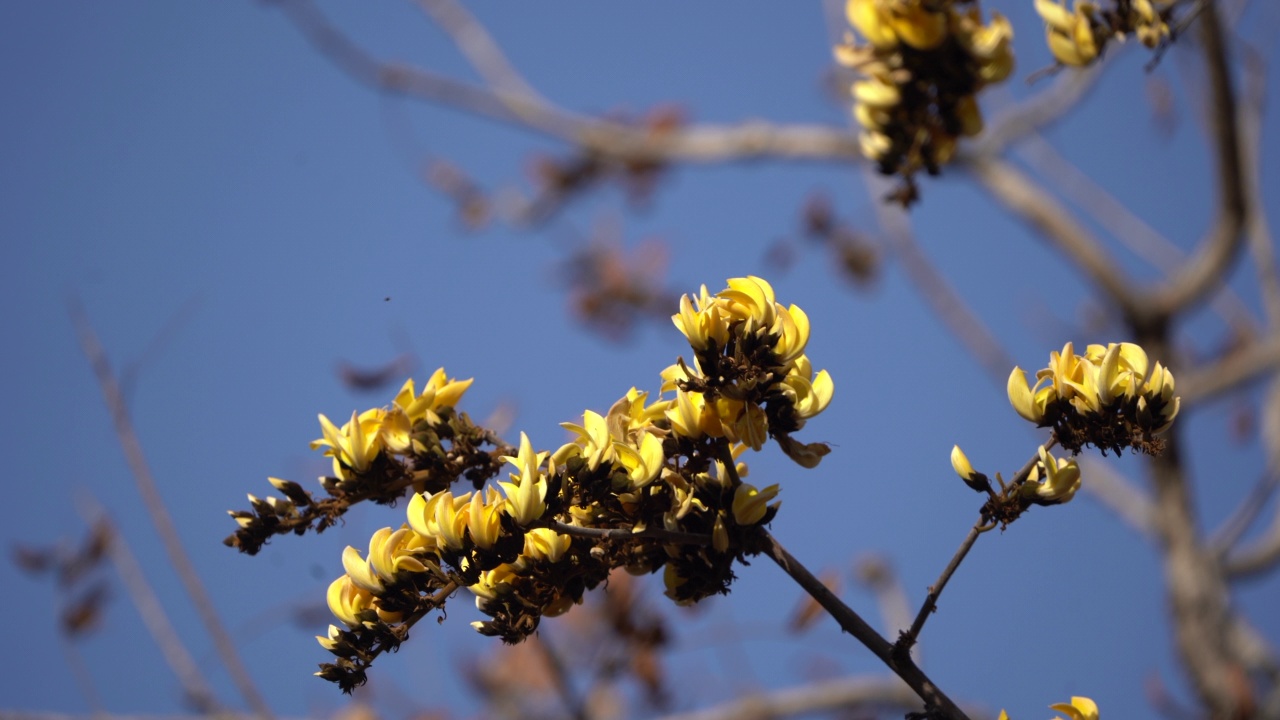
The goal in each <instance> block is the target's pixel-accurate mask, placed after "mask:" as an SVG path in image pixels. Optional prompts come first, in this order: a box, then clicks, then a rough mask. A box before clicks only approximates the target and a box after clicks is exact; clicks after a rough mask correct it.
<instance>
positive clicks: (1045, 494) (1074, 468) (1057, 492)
mask: <svg viewBox="0 0 1280 720" xmlns="http://www.w3.org/2000/svg"><path fill="white" fill-rule="evenodd" d="M1042 477H1043V479H1041V478H1042ZM1079 489H1080V466H1079V465H1077V464H1076V461H1075V460H1067V459H1055V458H1054V457H1053V455H1051V454H1049V451H1048V450H1046V449H1045V447H1044V446H1043V445H1041V446H1040V461H1039V462H1038V463H1036V466H1035V467H1034V468H1032V469H1031V474H1030V475H1028V476H1027V482H1026V484H1025V485H1023V486H1022V494H1023V496H1024V497H1025V498H1026V499H1027V500H1030V501H1031V502H1033V503H1035V504H1036V505H1060V504H1062V503H1065V502H1070V501H1071V498H1073V497H1075V495H1076V491H1077V490H1079Z"/></svg>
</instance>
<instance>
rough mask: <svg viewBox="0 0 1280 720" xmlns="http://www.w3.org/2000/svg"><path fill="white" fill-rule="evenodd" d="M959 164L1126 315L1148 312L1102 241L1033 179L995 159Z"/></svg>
mask: <svg viewBox="0 0 1280 720" xmlns="http://www.w3.org/2000/svg"><path fill="white" fill-rule="evenodd" d="M957 161H958V162H959V163H960V165H961V166H962V167H964V168H965V169H966V170H968V171H969V172H970V174H972V175H973V177H974V178H976V179H977V180H978V181H979V183H980V184H981V185H982V186H983V188H984V189H986V190H987V192H989V193H990V194H991V195H992V196H993V197H994V198H995V199H997V200H999V201H1000V202H1001V203H1002V204H1003V205H1004V206H1005V207H1006V208H1008V209H1009V210H1010V211H1011V212H1013V213H1014V214H1015V215H1017V216H1019V217H1021V218H1022V219H1023V220H1024V221H1026V222H1027V223H1028V224H1030V225H1031V226H1032V227H1033V228H1034V229H1036V230H1037V231H1039V232H1040V233H1041V234H1042V235H1044V236H1045V237H1046V238H1048V239H1050V240H1052V241H1053V243H1054V244H1055V245H1056V246H1057V247H1058V249H1059V250H1061V251H1062V252H1063V253H1064V254H1066V256H1067V257H1068V258H1070V259H1071V260H1072V261H1073V262H1075V264H1076V265H1078V266H1079V267H1080V269H1081V270H1083V271H1084V274H1085V277H1087V278H1089V279H1090V280H1091V281H1093V282H1094V283H1095V284H1096V285H1098V286H1099V287H1100V288H1101V289H1102V290H1103V291H1104V292H1105V293H1106V295H1107V297H1108V299H1110V300H1111V301H1112V302H1114V303H1115V304H1116V305H1117V306H1119V308H1120V309H1121V310H1122V311H1123V312H1124V314H1125V315H1126V316H1131V317H1139V316H1143V315H1145V314H1146V313H1147V312H1148V308H1147V307H1146V305H1145V304H1142V305H1140V304H1139V298H1138V297H1136V296H1135V295H1134V293H1133V280H1132V279H1130V278H1129V277H1127V276H1126V275H1125V273H1124V272H1123V271H1122V270H1121V269H1120V266H1119V264H1117V263H1116V262H1115V259H1114V258H1112V257H1111V255H1110V253H1108V252H1107V251H1106V250H1105V249H1104V248H1103V245H1102V243H1101V242H1100V241H1099V240H1098V238H1097V237H1095V236H1094V234H1093V233H1092V232H1090V231H1089V229H1088V228H1086V227H1085V226H1084V225H1083V224H1082V223H1081V222H1080V221H1079V220H1077V219H1076V218H1075V217H1074V216H1073V215H1072V214H1071V213H1070V212H1069V211H1068V210H1067V209H1066V207H1064V206H1063V205H1062V203H1060V202H1059V201H1058V200H1057V199H1056V198H1054V197H1053V196H1052V195H1050V194H1049V193H1047V192H1046V191H1045V190H1044V189H1043V188H1041V187H1040V184H1039V183H1037V182H1036V181H1035V180H1034V179H1032V178H1031V176H1029V175H1027V174H1026V173H1024V172H1022V171H1021V170H1019V169H1017V168H1016V167H1014V166H1013V165H1012V164H1010V163H1008V162H1006V161H1004V160H999V159H996V158H991V157H985V156H979V155H967V154H961V155H959V156H957Z"/></svg>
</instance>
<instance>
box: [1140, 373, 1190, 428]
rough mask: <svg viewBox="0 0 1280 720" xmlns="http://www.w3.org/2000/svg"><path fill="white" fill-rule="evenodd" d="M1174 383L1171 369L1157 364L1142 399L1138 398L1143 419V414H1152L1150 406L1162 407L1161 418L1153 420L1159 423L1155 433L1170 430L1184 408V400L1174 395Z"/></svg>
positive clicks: (1143, 391) (1160, 410) (1144, 387)
mask: <svg viewBox="0 0 1280 720" xmlns="http://www.w3.org/2000/svg"><path fill="white" fill-rule="evenodd" d="M1173 389H1174V381H1173V373H1171V372H1169V368H1167V367H1163V366H1161V365H1160V363H1158V362H1157V363H1156V367H1155V369H1154V370H1153V371H1152V373H1151V379H1149V380H1147V382H1146V384H1144V385H1143V387H1142V397H1140V398H1138V414H1139V419H1140V420H1141V419H1142V417H1141V416H1142V415H1143V414H1150V412H1151V411H1150V409H1149V406H1150V405H1153V404H1157V405H1159V406H1160V409H1159V411H1158V412H1159V418H1158V419H1155V418H1153V419H1152V423H1153V424H1155V423H1159V424H1158V425H1157V426H1156V427H1155V429H1154V430H1152V432H1153V433H1162V432H1164V431H1165V430H1168V429H1169V426H1170V425H1172V424H1173V419H1174V418H1175V417H1177V416H1178V410H1179V409H1180V408H1181V407H1182V398H1179V397H1174V395H1173Z"/></svg>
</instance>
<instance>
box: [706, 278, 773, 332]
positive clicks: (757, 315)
mask: <svg viewBox="0 0 1280 720" xmlns="http://www.w3.org/2000/svg"><path fill="white" fill-rule="evenodd" d="M716 297H719V298H722V299H724V300H726V301H728V302H727V303H725V305H724V306H723V307H724V309H725V312H726V313H727V314H728V315H729V316H731V317H733V318H734V319H737V320H746V321H747V328H748V329H747V331H748V332H754V331H755V330H757V329H759V328H766V329H768V328H772V327H773V321H774V319H775V318H776V317H777V312H778V309H779V307H780V306H779V305H778V303H777V301H776V300H774V296H773V286H772V285H770V284H769V283H768V281H766V280H765V279H764V278H758V277H756V276H754V275H748V276H747V277H744V278H729V287H727V288H725V289H724V290H721V291H720V292H719V293H717V294H716Z"/></svg>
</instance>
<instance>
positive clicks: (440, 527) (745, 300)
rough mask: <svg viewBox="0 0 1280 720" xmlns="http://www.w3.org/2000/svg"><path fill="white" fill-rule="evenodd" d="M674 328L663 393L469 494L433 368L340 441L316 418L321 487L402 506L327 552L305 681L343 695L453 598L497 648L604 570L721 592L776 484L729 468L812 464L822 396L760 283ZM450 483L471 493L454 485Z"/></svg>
mask: <svg viewBox="0 0 1280 720" xmlns="http://www.w3.org/2000/svg"><path fill="white" fill-rule="evenodd" d="M673 320H674V322H675V324H676V326H677V327H678V328H680V330H681V331H682V332H683V333H684V334H685V336H686V337H687V338H688V339H689V342H690V345H691V347H692V349H693V362H692V364H687V363H685V362H684V361H683V360H680V361H679V362H677V364H675V365H673V366H671V367H669V368H668V369H667V370H666V371H664V372H663V373H662V379H663V390H664V392H674V395H673V396H671V397H667V398H665V399H663V398H658V399H650V396H649V394H648V393H646V392H642V391H639V390H636V389H635V388H632V389H631V390H630V391H628V392H627V393H626V394H625V395H624V396H623V397H622V398H621V399H619V400H618V401H617V402H616V403H614V404H613V406H612V407H611V408H609V410H608V411H607V412H605V413H604V414H603V415H602V414H599V413H596V412H593V411H590V410H588V411H587V412H585V413H584V414H583V417H582V420H581V422H580V423H565V424H564V427H565V428H566V429H567V430H569V431H570V432H571V433H572V438H571V440H570V441H569V442H568V443H566V444H564V445H562V446H561V447H560V448H559V449H557V450H555V451H554V452H550V451H539V450H536V449H535V448H534V446H533V443H532V442H531V441H530V439H529V437H528V436H527V435H525V434H523V433H522V434H521V436H520V445H519V447H518V448H510V447H506V446H501V445H498V446H497V449H496V450H495V451H494V453H501V455H500V456H499V458H500V460H501V461H502V462H505V463H506V464H508V465H509V466H510V467H511V469H512V471H511V472H510V474H509V479H508V480H506V481H502V482H498V483H497V487H493V486H489V485H486V484H485V481H486V480H487V479H488V478H489V477H492V475H493V474H494V473H495V471H494V469H493V466H492V464H491V463H490V462H489V461H490V460H491V456H492V455H493V454H494V453H491V452H485V451H482V450H480V449H479V447H478V442H474V441H471V440H466V438H465V437H464V438H463V440H459V439H458V435H459V430H464V431H466V432H463V433H461V434H462V435H466V433H467V432H472V431H471V430H469V429H468V428H472V427H474V426H471V425H470V424H469V421H468V420H466V415H465V414H461V413H457V412H456V411H455V410H454V408H453V405H454V404H455V403H456V402H457V401H458V400H459V399H460V398H461V396H462V394H463V392H464V391H465V390H466V389H467V387H468V386H469V384H470V381H469V380H467V381H456V380H449V379H447V376H446V375H445V374H444V372H443V370H441V371H439V372H437V374H436V376H435V377H433V379H432V381H431V382H430V383H428V388H427V389H425V390H424V391H423V393H421V394H415V392H414V390H413V385H412V382H410V383H408V384H406V386H405V389H404V390H402V391H401V393H400V394H399V395H397V397H396V399H395V401H394V403H393V404H392V405H390V406H388V407H386V408H375V409H372V410H368V411H365V412H363V413H359V414H353V416H352V418H351V420H350V421H349V422H347V423H346V424H345V425H343V426H342V427H338V426H336V425H335V424H333V423H331V422H329V420H328V419H327V418H325V417H324V416H321V418H320V420H321V427H322V429H323V433H324V437H323V438H321V439H319V440H317V441H315V442H314V443H313V444H312V447H313V448H317V449H318V448H324V451H325V454H326V455H328V456H330V457H331V458H332V459H333V463H334V471H333V472H334V477H330V478H322V480H321V482H322V485H324V487H325V488H326V489H327V490H328V491H329V492H330V494H331V495H333V496H334V497H335V498H337V499H341V498H343V497H356V495H352V496H346V495H344V493H346V492H348V491H350V492H352V493H365V495H364V496H368V497H374V498H376V499H386V498H389V497H390V495H391V491H390V490H388V491H387V492H386V493H383V494H376V493H371V492H370V491H369V490H368V488H369V487H370V486H373V485H378V484H382V485H384V486H386V487H387V488H391V487H394V488H397V489H398V490H397V492H399V496H403V494H405V493H407V492H411V493H412V495H411V498H410V500H409V503H408V507H407V511H406V517H405V522H404V523H403V524H401V525H400V526H399V527H398V528H397V527H386V528H382V529H381V530H379V531H378V532H376V533H375V534H374V535H373V537H372V539H371V540H370V541H369V546H368V550H367V552H365V553H362V552H361V551H360V550H358V549H356V548H354V547H348V548H347V549H346V551H345V552H344V553H343V556H342V564H343V569H344V571H345V572H344V574H343V575H342V576H341V577H339V578H338V579H337V580H335V581H334V582H333V583H332V584H331V585H330V586H329V590H328V604H329V608H330V610H331V611H332V612H333V614H334V616H335V617H336V618H337V619H338V620H339V621H340V622H341V624H342V626H343V627H338V626H331V627H330V630H329V633H328V635H327V636H326V637H322V638H318V639H319V641H320V643H321V645H322V646H324V647H325V648H326V649H327V650H329V651H330V652H332V653H333V654H334V655H335V656H337V660H336V662H334V663H329V664H325V665H322V666H321V671H320V672H319V673H318V674H319V675H320V676H321V677H324V678H326V679H329V680H332V681H335V682H337V683H338V684H339V685H340V686H341V687H342V688H343V689H344V690H350V689H351V688H353V687H355V686H356V685H358V684H360V683H361V682H363V681H364V678H365V670H366V669H367V667H368V666H369V664H370V663H371V662H372V661H373V659H374V658H375V657H376V656H377V655H378V654H380V653H381V652H383V651H386V650H393V649H395V648H396V647H398V645H399V643H400V642H402V641H403V640H404V639H405V638H406V637H407V635H408V630H409V628H410V627H411V626H412V625H413V624H414V623H415V622H417V621H418V620H419V619H420V618H422V617H423V616H425V615H426V614H427V613H428V612H430V611H431V610H433V609H438V608H440V607H441V606H442V605H443V604H444V602H445V600H447V598H448V597H449V596H450V595H451V594H452V593H454V592H455V591H457V590H458V589H461V588H466V589H468V590H469V591H470V592H471V594H472V595H473V596H474V597H475V599H476V606H477V607H478V608H479V610H480V611H481V612H482V613H484V614H485V615H486V616H487V618H488V619H487V620H485V621H482V622H476V623H473V625H474V626H475V627H476V629H477V630H479V631H480V632H481V633H483V634H486V635H493V636H498V637H501V638H502V639H503V640H505V641H507V642H517V641H519V640H521V639H523V638H525V637H527V636H528V635H529V634H530V633H532V632H533V631H534V630H536V629H537V627H538V624H539V622H540V620H541V618H542V617H544V616H555V615H558V614H561V613H563V612H565V611H567V610H568V609H569V608H571V607H572V606H573V605H575V604H577V603H580V602H581V601H582V598H583V594H584V593H585V592H586V591H588V590H590V589H592V588H594V587H596V586H598V585H600V584H601V583H603V582H604V581H605V580H606V579H607V578H608V576H609V573H610V571H612V570H613V569H615V568H624V569H625V570H627V571H629V572H631V573H634V574H647V573H657V572H661V573H662V576H663V579H664V582H665V584H666V593H667V595H668V596H669V597H671V598H672V599H673V600H674V601H676V602H677V603H681V604H685V603H692V602H696V601H697V600H699V599H701V598H704V597H707V596H709V595H712V594H716V593H724V592H727V591H728V588H729V585H730V583H731V582H732V580H733V579H734V575H733V569H732V566H733V563H734V561H735V560H740V559H742V558H744V557H746V556H748V555H753V554H756V553H758V552H760V551H761V550H762V548H763V547H764V545H763V543H764V537H765V536H764V535H763V533H762V532H761V529H762V526H763V525H764V524H765V523H767V522H769V521H770V520H771V519H772V518H773V516H774V514H775V513H776V512H777V508H778V505H779V503H778V502H777V501H776V497H777V494H778V486H777V485H771V486H769V487H766V488H757V487H755V486H753V485H751V484H749V483H746V482H744V481H743V480H742V478H743V477H744V476H745V475H746V474H747V467H746V465H745V464H744V463H741V462H739V461H738V458H739V456H741V455H742V454H743V453H744V452H745V451H746V450H747V449H748V448H750V449H755V450H759V449H761V448H762V447H763V445H764V443H765V442H766V441H767V440H768V439H769V438H773V439H775V440H776V441H777V442H778V443H779V445H780V446H781V447H782V449H783V450H784V451H785V452H786V453H787V454H788V455H789V456H790V457H792V458H793V459H795V460H796V461H797V462H798V463H800V464H801V465H803V466H805V467H813V466H815V465H817V464H818V462H819V461H820V460H821V458H822V457H823V456H824V455H825V454H826V453H827V452H828V451H829V449H828V448H827V446H826V445H823V444H821V443H810V444H804V443H801V442H798V441H796V440H794V439H792V437H791V434H792V433H794V432H796V431H798V430H799V429H800V428H801V427H803V426H804V424H805V422H806V420H808V419H809V418H811V417H813V416H814V415H817V414H818V413H820V412H822V410H824V409H825V408H826V407H827V405H828V403H830V401H831V396H832V392H833V385H832V382H831V378H830V376H829V375H828V374H827V373H826V371H822V372H818V373H816V374H815V373H814V371H813V367H812V365H811V363H810V362H809V359H808V357H807V356H806V355H805V347H806V345H807V343H808V339H809V321H808V318H807V316H806V315H805V314H804V312H803V311H802V310H800V308H798V307H796V306H794V305H793V306H791V307H784V306H782V305H781V304H779V303H777V302H776V301H775V299H774V294H773V288H772V287H770V286H769V284H768V283H767V282H765V281H764V280H762V279H760V278H754V277H751V278H735V279H732V280H730V281H729V283H728V287H727V288H726V289H724V290H723V291H721V292H719V293H717V294H715V295H710V294H709V293H708V292H707V290H706V288H705V287H704V288H703V289H702V291H701V293H700V294H699V296H698V297H697V298H692V299H691V298H689V297H685V298H683V299H682V301H681V306H680V312H679V314H677V315H676V316H674V317H673ZM478 437H483V438H486V439H487V440H488V441H490V442H494V441H493V440H492V438H490V436H487V435H483V434H482V433H481V435H480V436H478ZM447 472H454V473H455V474H454V476H453V478H452V479H450V478H448V477H446V473H447ZM461 477H466V478H467V479H469V480H471V485H472V489H471V490H470V491H467V492H456V491H455V490H454V488H453V487H452V480H456V479H458V478H461ZM275 482H276V481H273V484H274V483H275ZM279 482H281V483H283V482H286V481H279ZM292 485H294V484H293V483H289V484H288V489H287V490H286V489H285V487H282V486H281V485H279V484H277V487H278V488H281V489H282V491H284V492H285V494H286V495H288V496H289V497H290V498H293V497H294V495H296V494H297V493H299V492H301V489H300V488H297V489H295V488H293V487H292ZM255 500H256V499H255ZM272 500H275V502H274V503H272V502H269V501H257V502H256V503H255V510H258V504H262V505H271V506H272V507H273V508H274V506H275V505H279V506H280V507H281V508H284V507H286V506H287V505H289V504H291V503H292V504H293V505H294V508H293V512H294V513H297V512H298V506H299V503H296V502H293V501H292V500H291V499H289V500H286V499H278V498H277V499H272ZM301 505H306V503H301ZM232 514H233V516H235V517H236V519H237V521H238V522H239V523H240V524H241V526H242V532H244V531H245V530H246V528H252V527H256V526H257V525H260V524H263V523H264V520H263V518H262V517H261V516H262V515H263V514H264V513H262V512H259V513H257V514H255V513H248V512H241V513H235V512H233V513H232ZM278 515H288V512H286V511H284V510H281V512H280V513H278ZM303 529H304V530H305V527H304V528H303ZM290 531H293V530H292V529H291V530H290ZM274 532H275V533H277V534H278V533H279V532H281V530H279V529H278V528H276V529H275V530H274ZM238 535H239V534H238ZM233 544H240V545H241V548H242V549H245V547H246V545H247V543H233Z"/></svg>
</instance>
